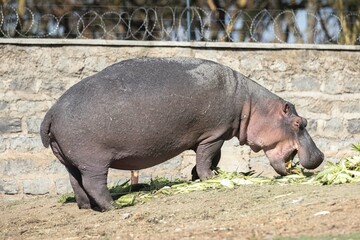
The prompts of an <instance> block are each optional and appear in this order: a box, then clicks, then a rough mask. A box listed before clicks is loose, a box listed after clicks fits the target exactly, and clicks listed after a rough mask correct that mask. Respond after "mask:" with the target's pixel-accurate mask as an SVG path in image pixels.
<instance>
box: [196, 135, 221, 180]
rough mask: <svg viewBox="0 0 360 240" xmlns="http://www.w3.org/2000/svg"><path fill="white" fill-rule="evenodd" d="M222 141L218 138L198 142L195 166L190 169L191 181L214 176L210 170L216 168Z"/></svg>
mask: <svg viewBox="0 0 360 240" xmlns="http://www.w3.org/2000/svg"><path fill="white" fill-rule="evenodd" d="M223 143H224V141H223V140H219V141H216V142H210V143H204V144H200V145H199V146H198V147H197V149H196V166H195V167H194V168H193V169H192V171H191V174H192V180H193V181H194V180H196V179H200V180H201V181H204V180H206V179H209V178H212V177H214V176H215V173H214V172H213V171H212V170H214V169H216V167H217V165H218V163H219V160H220V157H221V150H220V149H221V146H222V145H223Z"/></svg>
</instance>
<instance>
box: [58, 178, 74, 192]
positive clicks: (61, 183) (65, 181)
mask: <svg viewBox="0 0 360 240" xmlns="http://www.w3.org/2000/svg"><path fill="white" fill-rule="evenodd" d="M55 186H56V194H65V193H71V192H73V190H72V187H71V184H70V180H69V178H61V179H57V180H56V181H55Z"/></svg>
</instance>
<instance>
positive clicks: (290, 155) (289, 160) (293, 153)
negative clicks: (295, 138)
mask: <svg viewBox="0 0 360 240" xmlns="http://www.w3.org/2000/svg"><path fill="white" fill-rule="evenodd" d="M297 152H298V151H297V149H294V150H293V151H290V152H289V153H288V155H287V157H286V158H285V170H286V172H287V173H288V174H289V173H291V167H292V161H293V160H294V158H295V156H296V154H297Z"/></svg>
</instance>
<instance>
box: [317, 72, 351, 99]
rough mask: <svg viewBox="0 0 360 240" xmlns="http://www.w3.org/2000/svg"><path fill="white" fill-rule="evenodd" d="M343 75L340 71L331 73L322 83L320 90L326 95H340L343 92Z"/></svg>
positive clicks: (344, 80)
mask: <svg viewBox="0 0 360 240" xmlns="http://www.w3.org/2000/svg"><path fill="white" fill-rule="evenodd" d="M344 82H346V79H345V78H344V74H343V73H342V72H341V71H337V72H333V73H332V74H329V76H328V77H327V78H326V79H325V80H324V81H323V83H322V85H321V87H320V90H321V92H324V93H328V94H341V93H343V92H344Z"/></svg>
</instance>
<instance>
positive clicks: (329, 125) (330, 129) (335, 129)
mask: <svg viewBox="0 0 360 240" xmlns="http://www.w3.org/2000/svg"><path fill="white" fill-rule="evenodd" d="M343 126H344V121H343V119H340V118H331V119H330V120H327V121H326V122H325V125H324V128H323V130H324V131H325V132H327V133H329V134H334V135H336V136H337V135H338V134H340V133H341V132H342V130H343V129H344V127H343Z"/></svg>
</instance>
